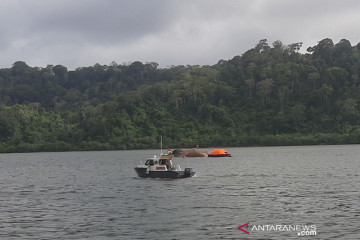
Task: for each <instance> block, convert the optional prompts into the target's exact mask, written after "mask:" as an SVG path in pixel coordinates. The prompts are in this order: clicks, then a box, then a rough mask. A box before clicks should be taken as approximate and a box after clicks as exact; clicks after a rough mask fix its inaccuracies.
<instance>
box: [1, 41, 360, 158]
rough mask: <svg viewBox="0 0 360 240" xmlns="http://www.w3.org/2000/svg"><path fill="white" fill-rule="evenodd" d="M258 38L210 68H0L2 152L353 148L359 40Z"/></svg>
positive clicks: (359, 90) (359, 91) (359, 138)
mask: <svg viewBox="0 0 360 240" xmlns="http://www.w3.org/2000/svg"><path fill="white" fill-rule="evenodd" d="M301 46H302V43H294V44H290V45H284V44H282V43H281V42H280V41H276V42H274V43H272V45H271V46H270V45H269V44H268V43H267V41H266V40H265V39H264V40H261V41H260V42H259V43H258V44H257V45H256V46H255V47H254V48H253V49H250V50H248V51H247V52H245V53H244V54H242V55H241V56H235V57H234V58H233V59H231V60H220V61H219V62H218V63H217V64H215V65H213V66H189V65H188V66H172V67H170V68H158V64H157V63H145V64H144V63H141V62H133V63H131V64H123V65H119V64H117V63H115V62H113V63H112V64H110V65H109V66H107V65H99V64H96V65H94V66H91V67H81V68H78V69H76V70H75V71H68V69H67V68H66V67H64V66H61V65H56V66H53V65H48V66H47V67H46V68H38V67H30V66H28V65H27V64H26V63H25V62H21V61H19V62H15V63H14V64H13V66H12V68H8V69H0V152H25V151H68V150H110V149H142V148H158V147H159V139H160V136H161V135H163V136H164V143H166V146H165V147H194V146H195V145H196V144H199V145H200V146H201V147H211V146H249V145H303V144H345V143H360V125H359V123H360V112H359V110H360V107H359V99H360V76H359V73H360V44H358V45H356V46H352V45H351V44H350V42H349V41H348V40H345V39H343V40H341V41H340V42H339V43H336V44H334V43H333V41H332V40H331V39H324V40H321V41H320V42H318V44H317V45H315V46H313V47H310V48H308V49H307V53H306V54H303V53H300V52H299V50H300V48H301Z"/></svg>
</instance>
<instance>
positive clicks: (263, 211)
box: [0, 145, 360, 240]
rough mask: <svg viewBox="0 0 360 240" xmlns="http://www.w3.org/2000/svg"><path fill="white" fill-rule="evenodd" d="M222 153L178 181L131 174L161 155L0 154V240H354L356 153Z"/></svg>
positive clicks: (359, 206)
mask: <svg viewBox="0 0 360 240" xmlns="http://www.w3.org/2000/svg"><path fill="white" fill-rule="evenodd" d="M208 150H210V149H208ZM227 150H228V151H229V152H231V153H232V155H233V157H232V158H175V161H174V162H176V163H178V164H180V165H181V166H182V167H183V168H184V167H192V168H193V170H194V171H196V172H197V173H196V177H193V178H188V179H178V180H161V179H141V178H138V177H137V176H136V174H135V171H134V170H133V166H134V164H136V163H138V161H139V160H145V159H146V158H147V157H150V156H152V155H154V154H158V153H159V150H147V151H143V150H141V151H109V152H65V153H22V154H0V166H1V168H0V186H1V188H0V239H155V240H160V239H164V240H165V239H166V240H169V239H179V240H180V239H181V240H183V239H185V240H187V239H189V240H190V239H204V240H208V239H360V177H359V176H360V171H359V170H360V145H345V146H304V147H253V148H227ZM247 223H249V224H248V225H245V226H243V227H242V229H243V230H245V231H247V232H249V234H247V233H246V232H244V231H240V230H238V227H239V226H241V225H244V224H247ZM276 225H278V226H276ZM296 225H298V229H297V230H291V229H290V230H289V226H295V227H296ZM246 226H247V227H248V228H246ZM254 226H255V229H254ZM266 226H267V227H266ZM307 226H308V227H312V228H314V227H315V228H316V236H313V235H312V236H309V234H314V232H311V233H310V232H309V231H308V232H303V233H300V230H303V229H302V228H303V227H305V228H306V227H307ZM258 227H260V228H258ZM261 228H262V229H261ZM266 228H267V229H266ZM269 228H270V229H269ZM298 234H303V235H305V236H299V235H298ZM306 234H308V236H306Z"/></svg>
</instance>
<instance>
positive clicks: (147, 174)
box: [134, 167, 195, 179]
mask: <svg viewBox="0 0 360 240" xmlns="http://www.w3.org/2000/svg"><path fill="white" fill-rule="evenodd" d="M134 169H135V172H136V173H137V175H138V176H139V177H142V178H172V179H176V178H188V177H193V176H194V175H195V172H193V171H192V169H191V168H185V170H184V171H174V170H169V171H147V170H148V169H147V168H137V167H135V168H134Z"/></svg>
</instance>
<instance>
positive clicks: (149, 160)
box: [145, 159, 154, 166]
mask: <svg viewBox="0 0 360 240" xmlns="http://www.w3.org/2000/svg"><path fill="white" fill-rule="evenodd" d="M145 165H146V166H154V160H153V159H148V160H147V161H146V162H145Z"/></svg>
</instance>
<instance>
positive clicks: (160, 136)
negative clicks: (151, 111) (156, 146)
mask: <svg viewBox="0 0 360 240" xmlns="http://www.w3.org/2000/svg"><path fill="white" fill-rule="evenodd" d="M160 150H161V153H160V154H162V134H161V136H160Z"/></svg>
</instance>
